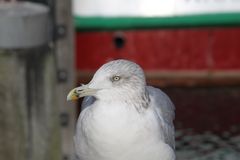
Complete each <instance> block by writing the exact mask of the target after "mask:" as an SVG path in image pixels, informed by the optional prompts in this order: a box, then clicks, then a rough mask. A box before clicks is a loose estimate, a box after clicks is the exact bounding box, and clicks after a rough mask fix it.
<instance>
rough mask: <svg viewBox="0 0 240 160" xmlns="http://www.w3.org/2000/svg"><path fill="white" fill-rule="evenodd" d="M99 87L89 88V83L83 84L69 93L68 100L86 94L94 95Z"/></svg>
mask: <svg viewBox="0 0 240 160" xmlns="http://www.w3.org/2000/svg"><path fill="white" fill-rule="evenodd" d="M97 91H98V89H94V88H89V85H82V86H80V87H77V88H74V89H72V90H71V91H70V92H69V93H68V95H67V101H72V100H73V101H74V100H77V99H78V98H81V97H84V96H94V94H95V93H96V92H97Z"/></svg>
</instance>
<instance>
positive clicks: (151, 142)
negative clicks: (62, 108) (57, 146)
mask: <svg viewBox="0 0 240 160" xmlns="http://www.w3.org/2000/svg"><path fill="white" fill-rule="evenodd" d="M80 97H85V98H84V100H83V103H82V108H84V109H83V110H82V112H81V114H80V116H79V117H78V121H77V127H76V134H75V136H74V144H75V150H76V155H77V157H78V158H79V159H80V160H175V159H176V158H175V151H174V150H175V139H174V125H173V120H174V117H175V113H174V110H175V107H174V105H173V103H172V102H171V100H170V98H169V97H168V96H167V95H166V94H165V93H164V92H162V91H161V90H160V89H157V88H154V87H152V86H147V85H146V80H145V75H144V72H143V70H142V68H141V67H140V66H139V65H138V64H136V63H134V62H131V61H129V60H124V59H119V60H114V61H110V62H108V63H106V64H104V65H103V66H102V67H100V68H99V69H98V70H97V71H96V73H95V74H94V76H93V78H92V80H91V81H90V82H89V83H88V84H86V85H81V86H80V87H77V88H74V89H72V90H71V91H70V92H69V94H68V96H67V100H77V99H78V98H80Z"/></svg>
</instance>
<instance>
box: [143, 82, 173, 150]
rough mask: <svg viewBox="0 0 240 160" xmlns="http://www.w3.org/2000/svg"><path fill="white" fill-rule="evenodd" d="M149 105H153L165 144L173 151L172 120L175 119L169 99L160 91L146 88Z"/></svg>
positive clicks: (149, 87)
mask: <svg viewBox="0 0 240 160" xmlns="http://www.w3.org/2000/svg"><path fill="white" fill-rule="evenodd" d="M147 91H148V93H149V96H150V101H151V105H153V107H154V109H155V111H156V112H157V115H158V117H159V119H160V123H161V125H162V128H163V135H164V139H165V143H167V144H169V145H170V146H171V147H172V148H173V149H175V136H174V125H173V120H174V118H175V107H174V104H173V103H172V101H171V100H170V98H169V97H168V96H167V95H166V94H165V93H164V92H163V91H161V90H160V89H157V88H154V87H151V86H147Z"/></svg>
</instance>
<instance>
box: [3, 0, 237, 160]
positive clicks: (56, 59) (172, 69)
mask: <svg viewBox="0 0 240 160" xmlns="http://www.w3.org/2000/svg"><path fill="white" fill-rule="evenodd" d="M119 58H124V59H129V60H132V61H134V62H136V63H138V64H139V65H141V66H142V67H143V69H144V70H145V74H146V78H147V82H148V84H149V85H153V86H155V87H159V88H161V89H162V90H163V91H165V92H166V93H167V94H168V95H169V96H170V98H171V99H172V101H173V102H174V104H175V106H176V119H175V127H176V154H177V159H178V160H238V159H239V157H240V125H239V124H240V116H239V114H240V1H238V0H221V1H216V0H168V1H165V0H132V1H127V0H116V1H110V0H73V1H70V0H31V1H17V0H0V144H1V145H0V160H50V159H51V160H71V159H73V158H74V153H73V152H74V149H73V140H72V137H73V135H74V130H75V124H76V120H77V117H78V115H79V113H80V112H81V105H80V104H81V100H80V101H79V102H78V103H77V104H76V103H71V102H66V95H67V93H68V92H69V90H70V89H72V88H73V87H75V86H77V85H80V84H81V83H87V82H88V81H89V80H90V79H91V77H92V76H93V74H94V72H95V71H96V70H97V69H98V68H99V67H100V66H101V65H102V64H104V63H106V62H108V61H110V60H114V59H119Z"/></svg>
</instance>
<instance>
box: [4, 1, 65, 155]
mask: <svg viewBox="0 0 240 160" xmlns="http://www.w3.org/2000/svg"><path fill="white" fill-rule="evenodd" d="M7 5H9V6H8V7H10V8H9V9H8V10H5V8H4V7H2V8H1V7H0V9H1V11H3V12H10V11H9V10H11V14H1V15H0V21H1V22H4V25H2V23H1V27H0V35H4V37H1V39H0V144H1V145H0V159H1V160H60V159H62V154H61V133H60V121H59V107H58V106H57V103H58V100H57V99H58V95H57V92H56V85H57V79H56V77H57V76H56V73H57V71H56V60H55V54H54V50H53V48H50V47H48V41H47V39H48V38H47V37H48V34H46V33H47V32H46V31H47V30H48V29H47V28H48V23H46V22H48V20H49V19H48V18H49V17H48V14H47V12H45V11H47V9H44V8H45V7H44V6H41V5H40V6H39V5H38V4H32V3H31V4H30V3H25V2H23V3H21V2H19V4H13V5H12V6H11V4H7ZM16 6H17V7H16ZM28 7H30V8H28ZM20 9H23V11H24V12H18V11H19V10H20ZM28 9H29V10H28ZM42 11H44V12H42ZM5 15H6V16H8V17H4V16H5ZM35 16H37V17H35ZM16 17H17V18H16ZM14 19H17V21H15V20H14ZM40 22H41V23H40ZM14 27H15V28H14ZM38 28H39V29H38ZM8 29H10V30H11V32H10V33H9V34H11V36H8V35H9V34H6V31H8ZM24 33H25V34H24ZM19 35H22V36H19ZM38 35H39V36H38ZM40 35H41V36H40ZM36 37H37V38H36ZM4 38H6V39H4Z"/></svg>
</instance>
